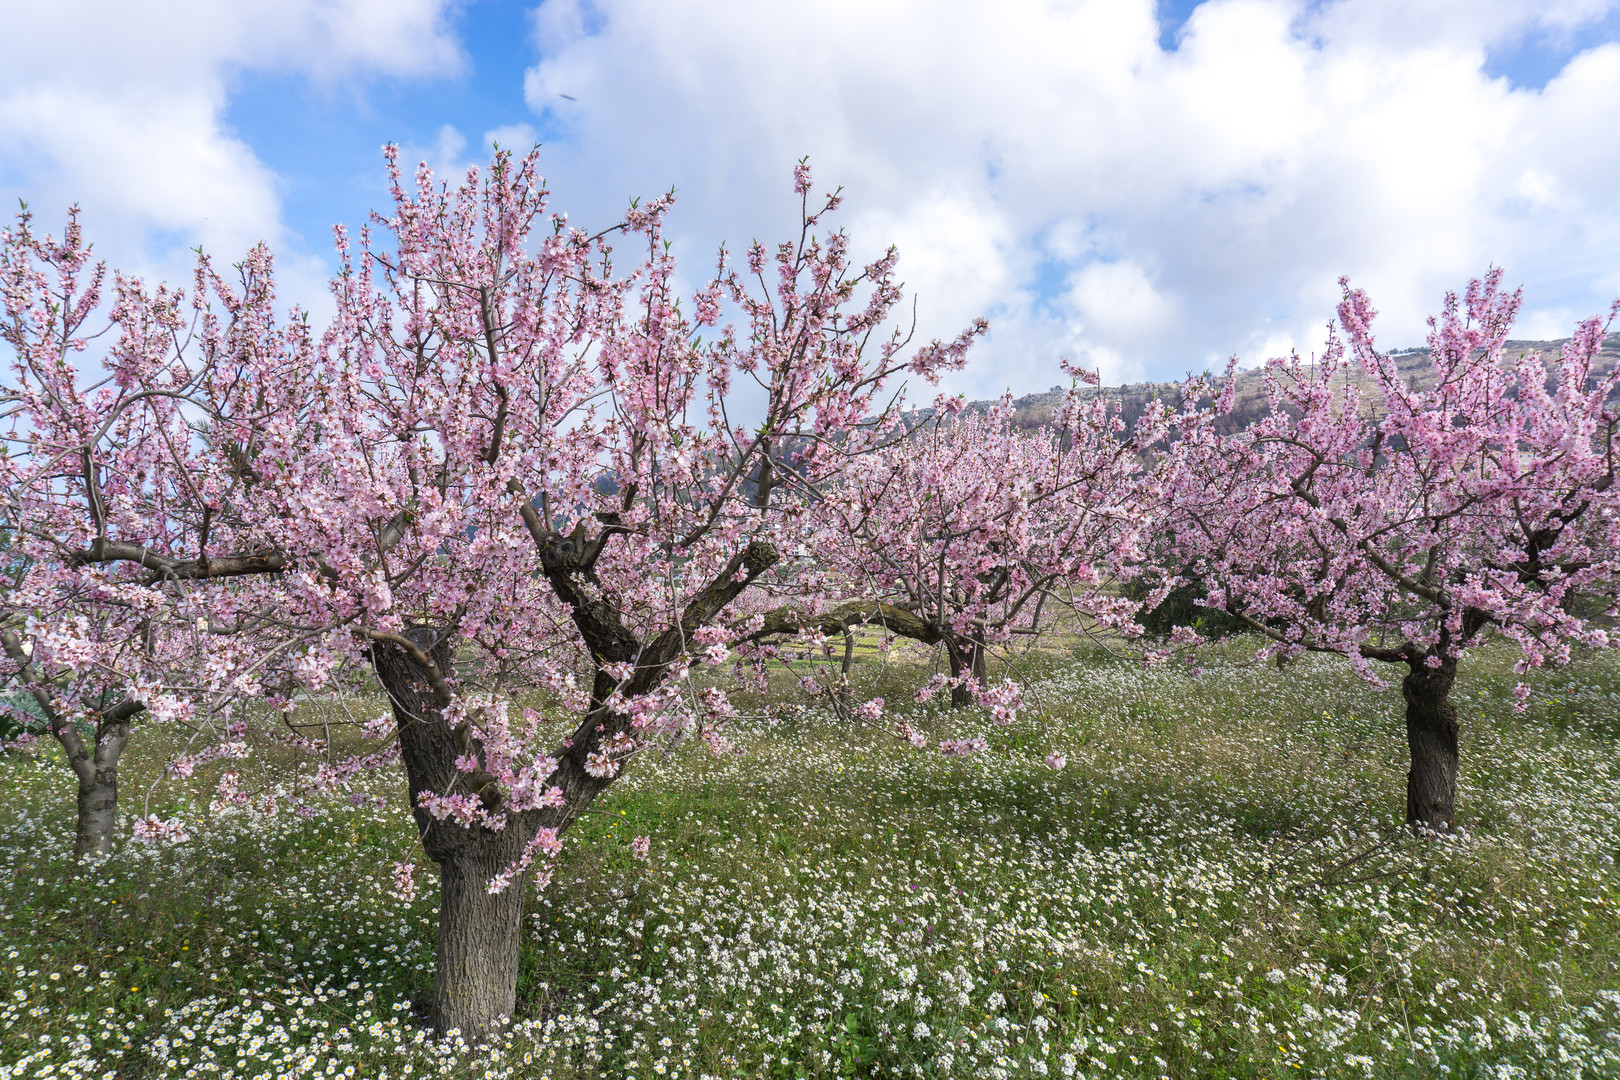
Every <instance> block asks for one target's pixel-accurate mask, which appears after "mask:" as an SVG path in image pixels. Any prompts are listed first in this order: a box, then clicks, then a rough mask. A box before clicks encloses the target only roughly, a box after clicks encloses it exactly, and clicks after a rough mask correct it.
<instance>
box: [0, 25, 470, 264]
mask: <svg viewBox="0 0 1620 1080" xmlns="http://www.w3.org/2000/svg"><path fill="white" fill-rule="evenodd" d="M446 10H447V3H446V0H339V2H333V3H326V2H321V0H149V2H144V3H142V2H129V0H77V2H74V0H54V2H52V3H38V4H23V5H14V10H10V11H8V12H7V14H6V33H5V34H4V35H0V163H3V164H4V168H3V169H0V194H3V195H5V196H7V197H9V198H15V197H18V196H21V197H24V198H27V199H28V200H29V202H30V203H31V204H32V206H33V208H34V209H35V211H36V213H37V214H38V221H39V224H40V225H41V226H43V227H45V228H47V229H48V230H50V231H53V232H54V231H56V230H57V228H58V227H59V226H58V223H59V221H60V219H61V215H62V214H63V212H64V211H65V210H66V208H67V206H68V205H69V204H71V203H75V202H76V203H79V204H81V205H82V206H83V207H84V210H85V222H86V228H87V231H88V233H89V235H90V236H91V237H93V238H94V239H95V241H96V244H97V249H98V251H99V252H100V253H101V254H102V255H103V256H105V257H108V258H109V260H110V261H111V262H112V263H113V264H114V265H116V266H119V267H121V268H123V269H126V270H134V271H143V272H146V273H149V274H154V275H161V276H163V277H166V278H169V279H170V280H185V279H186V278H187V277H188V276H189V275H188V272H187V267H188V265H189V256H188V255H187V254H186V251H187V249H188V248H190V247H192V246H195V245H197V244H199V243H200V244H202V245H204V247H205V248H206V249H207V250H209V251H210V252H211V253H213V254H214V255H215V256H216V257H218V258H220V259H221V260H227V261H228V260H231V259H234V258H237V257H239V256H240V254H241V253H242V252H243V251H244V250H245V249H246V248H247V247H248V246H249V245H251V244H252V243H254V242H256V241H258V240H267V241H270V242H271V243H272V244H273V245H276V246H277V247H278V248H285V247H286V246H287V245H286V243H285V241H286V240H287V239H288V237H287V235H286V231H285V228H284V226H283V224H282V220H281V203H280V197H279V193H278V191H277V181H276V177H275V176H274V174H273V173H272V172H271V171H270V170H269V169H267V168H266V167H265V166H264V165H263V163H262V162H260V161H259V160H258V158H257V157H256V156H255V155H254V153H253V151H252V149H251V148H250V147H249V146H247V145H246V144H244V143H243V142H242V141H241V140H240V139H238V138H237V137H236V136H235V135H234V134H233V133H231V132H230V131H228V130H227V129H226V127H225V126H224V124H223V122H222V117H223V115H224V109H225V105H226V101H227V89H228V82H229V79H230V77H231V75H232V74H233V73H234V72H237V71H241V70H246V69H258V70H277V71H291V72H294V73H298V74H301V75H303V76H306V77H308V78H311V79H314V80H316V81H318V82H322V83H327V84H337V83H343V82H346V81H350V80H352V79H355V78H359V77H366V76H370V75H392V76H416V75H423V74H428V73H432V72H447V71H454V70H457V69H458V68H459V66H460V64H461V63H462V62H463V60H462V57H461V54H460V52H459V49H458V46H457V45H456V43H455V41H454V40H453V38H452V37H451V36H450V34H449V32H448V30H447V27H446V24H445V13H446ZM282 266H283V269H284V271H286V272H287V276H288V277H289V279H290V281H289V284H290V285H293V286H294V288H292V289H290V290H289V289H286V288H284V292H289V291H290V292H293V293H295V294H296V293H306V294H311V295H316V296H318V295H319V294H320V292H321V290H320V289H319V287H318V284H317V283H318V280H319V277H320V276H321V275H320V267H319V265H318V264H317V263H316V262H314V261H313V260H304V261H301V262H300V261H297V260H293V261H291V262H289V261H288V260H286V259H284V260H283V263H282ZM303 279H309V280H303ZM300 281H302V286H300V285H299V283H300Z"/></svg>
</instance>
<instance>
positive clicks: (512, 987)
mask: <svg viewBox="0 0 1620 1080" xmlns="http://www.w3.org/2000/svg"><path fill="white" fill-rule="evenodd" d="M404 636H405V637H406V638H407V639H408V640H409V641H410V642H411V643H412V644H414V645H416V646H417V647H418V648H419V649H421V650H422V651H423V652H424V653H426V655H427V657H428V658H429V659H430V660H431V661H432V664H433V670H431V672H430V670H429V669H428V668H425V667H424V666H423V665H421V664H419V663H417V661H416V660H415V659H413V658H412V657H411V656H410V655H408V654H407V653H406V651H405V650H404V649H403V648H400V647H399V646H397V645H393V644H389V643H386V642H380V643H378V644H377V645H376V646H374V647H373V649H372V666H373V667H374V668H375V669H376V672H377V678H378V681H379V682H381V683H382V685H383V688H384V689H385V690H387V691H388V697H389V701H390V703H391V704H392V706H393V710H394V720H395V723H397V724H398V726H399V741H400V754H401V757H402V759H403V761H404V764H405V775H406V780H407V782H408V784H409V787H410V795H411V810H412V813H413V815H414V816H415V818H416V827H417V832H418V834H419V835H420V836H421V838H422V848H423V850H424V851H425V852H426V853H427V856H428V858H430V859H432V860H433V861H434V862H436V863H438V864H439V940H438V945H439V948H438V963H437V967H436V969H435V972H434V978H433V1002H432V1005H431V1007H430V1010H429V1016H430V1021H431V1023H432V1025H433V1029H434V1031H436V1032H437V1033H439V1034H440V1035H444V1034H448V1033H449V1032H450V1031H452V1030H454V1031H458V1032H460V1033H461V1036H462V1038H464V1039H466V1040H467V1041H468V1042H470V1043H476V1042H480V1041H482V1040H483V1039H484V1038H485V1037H486V1036H487V1035H488V1034H489V1033H490V1032H491V1031H493V1030H495V1029H496V1028H497V1027H498V1026H499V1024H500V1023H501V1022H502V1020H503V1019H504V1018H510V1017H511V1015H512V1013H513V1010H514V1009H515V1008H516V1007H517V974H518V954H519V945H520V941H521V930H522V922H523V889H524V885H525V882H526V878H527V875H524V876H523V877H520V878H518V879H517V880H516V881H514V882H513V883H512V884H511V885H509V886H507V888H506V889H505V890H504V891H502V892H500V893H496V894H493V895H491V894H490V892H489V882H490V879H491V878H493V877H495V875H496V874H499V873H500V872H501V871H502V870H505V869H506V868H507V867H508V866H510V865H511V864H512V863H513V862H515V861H516V860H517V858H518V856H519V855H520V854H522V851H523V848H524V845H525V844H527V843H528V841H529V840H530V838H532V837H533V836H534V831H535V824H536V823H535V820H534V817H535V815H533V814H532V813H531V814H514V815H511V816H510V820H509V821H508V823H507V825H506V827H505V828H503V829H500V830H499V831H494V830H490V829H487V828H484V827H483V826H481V825H474V826H470V827H469V826H463V825H458V824H456V823H455V822H451V821H439V820H437V819H435V818H434V817H433V816H432V815H431V814H429V813H428V812H427V811H425V810H423V809H422V808H421V807H420V806H419V805H418V804H417V797H418V796H419V795H420V794H421V793H422V792H424V791H434V792H438V793H441V794H444V793H449V792H454V791H465V790H467V788H468V787H469V786H470V785H473V784H477V783H478V778H477V777H476V776H472V777H469V776H468V775H467V774H465V773H462V772H461V771H460V770H458V769H457V768H456V758H457V757H458V756H460V754H461V741H460V740H458V738H457V736H456V733H455V731H454V730H453V729H452V728H451V727H450V725H449V724H448V723H447V722H446V721H445V720H444V717H443V715H442V713H441V711H440V710H441V707H442V704H441V702H440V701H439V700H438V697H437V696H436V694H435V689H434V685H433V683H434V679H433V678H432V676H437V678H438V679H439V680H441V681H442V680H443V679H445V678H448V677H449V676H450V675H451V673H452V670H453V664H454V643H453V641H452V640H450V639H448V638H444V639H441V638H439V637H437V636H436V635H435V634H434V633H433V631H431V630H428V629H427V628H425V627H417V628H413V629H411V630H409V631H407V632H406V634H405V635H404ZM478 794H480V795H481V796H483V798H484V801H485V803H486V805H498V798H499V793H498V792H497V791H493V790H487V788H486V790H483V791H479V792H478Z"/></svg>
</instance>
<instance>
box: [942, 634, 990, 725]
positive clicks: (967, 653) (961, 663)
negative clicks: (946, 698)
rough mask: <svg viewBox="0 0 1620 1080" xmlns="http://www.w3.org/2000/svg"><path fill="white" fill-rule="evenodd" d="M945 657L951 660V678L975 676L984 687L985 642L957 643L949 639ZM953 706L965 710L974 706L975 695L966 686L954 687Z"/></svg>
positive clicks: (952, 689) (952, 691) (946, 643)
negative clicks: (965, 675) (966, 675)
mask: <svg viewBox="0 0 1620 1080" xmlns="http://www.w3.org/2000/svg"><path fill="white" fill-rule="evenodd" d="M945 655H946V657H947V658H948V659H949V660H950V664H951V678H953V679H960V678H961V677H962V676H963V675H964V674H968V675H972V676H973V678H974V680H975V681H976V682H977V683H978V684H979V686H980V687H983V686H984V680H985V670H984V642H982V641H956V640H955V639H953V638H949V637H947V638H946V639H945ZM951 704H952V705H953V706H955V707H956V708H958V709H965V708H967V707H968V706H969V705H972V704H973V693H972V692H971V691H970V690H969V689H968V688H967V687H965V686H953V687H951Z"/></svg>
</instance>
